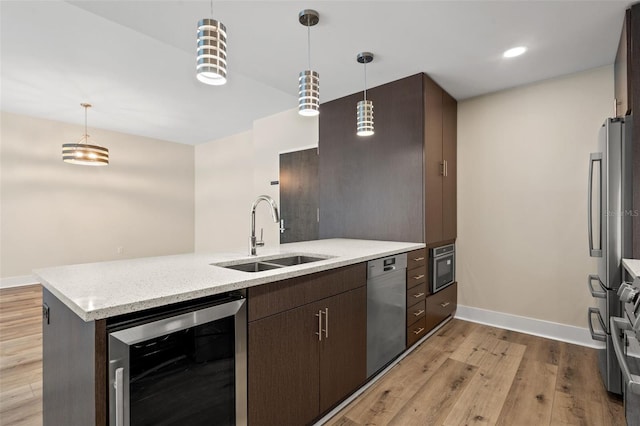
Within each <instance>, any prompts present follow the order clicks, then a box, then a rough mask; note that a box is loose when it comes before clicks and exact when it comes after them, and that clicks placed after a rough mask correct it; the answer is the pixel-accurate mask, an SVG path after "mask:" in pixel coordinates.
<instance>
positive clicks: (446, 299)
mask: <svg viewBox="0 0 640 426" xmlns="http://www.w3.org/2000/svg"><path fill="white" fill-rule="evenodd" d="M457 302H458V284H457V283H453V284H451V285H450V286H449V287H447V288H445V289H444V290H440V291H439V292H437V293H436V294H433V295H431V296H429V297H427V308H426V310H427V314H426V316H425V318H426V320H427V329H428V330H432V329H433V328H434V327H435V326H436V325H438V324H440V322H442V320H443V319H445V318H446V317H448V316H449V315H451V314H453V313H454V312H455V311H456V306H457Z"/></svg>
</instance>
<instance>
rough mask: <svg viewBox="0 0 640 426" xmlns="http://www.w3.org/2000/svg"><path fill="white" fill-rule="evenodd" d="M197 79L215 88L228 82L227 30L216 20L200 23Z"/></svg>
mask: <svg viewBox="0 0 640 426" xmlns="http://www.w3.org/2000/svg"><path fill="white" fill-rule="evenodd" d="M196 52H197V59H196V77H197V78H198V80H199V81H201V82H203V83H205V84H210V85H213V86H220V85H223V84H225V83H226V82H227V29H226V27H225V26H224V24H222V22H219V21H216V20H215V19H209V18H205V19H201V20H200V21H198V45H197V49H196Z"/></svg>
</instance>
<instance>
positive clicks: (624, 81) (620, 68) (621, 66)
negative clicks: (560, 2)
mask: <svg viewBox="0 0 640 426" xmlns="http://www.w3.org/2000/svg"><path fill="white" fill-rule="evenodd" d="M614 69H615V72H614V76H615V77H614V83H615V96H616V116H618V117H622V116H625V115H634V114H633V107H634V105H635V106H636V110H637V109H638V105H640V3H635V4H633V5H632V6H631V7H630V8H629V9H627V12H626V14H625V17H624V22H623V24H622V32H621V35H620V44H619V45H618V52H617V54H616V61H615V65H614ZM635 116H636V117H635V119H634V120H633V130H632V132H631V137H632V148H631V151H632V157H633V164H632V167H631V175H632V181H633V183H632V189H631V190H632V192H633V196H632V198H633V206H632V210H633V211H634V212H638V211H640V119H639V118H638V114H637V111H636V114H635ZM631 235H632V240H633V241H632V245H633V250H632V257H634V258H640V237H638V236H639V235H640V215H638V214H634V215H633V217H632V218H631Z"/></svg>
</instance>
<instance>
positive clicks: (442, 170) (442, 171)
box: [440, 161, 445, 176]
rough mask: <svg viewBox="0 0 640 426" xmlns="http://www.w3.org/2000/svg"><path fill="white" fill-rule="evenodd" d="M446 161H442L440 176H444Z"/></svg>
mask: <svg viewBox="0 0 640 426" xmlns="http://www.w3.org/2000/svg"><path fill="white" fill-rule="evenodd" d="M444 167H445V165H444V161H441V162H440V176H444Z"/></svg>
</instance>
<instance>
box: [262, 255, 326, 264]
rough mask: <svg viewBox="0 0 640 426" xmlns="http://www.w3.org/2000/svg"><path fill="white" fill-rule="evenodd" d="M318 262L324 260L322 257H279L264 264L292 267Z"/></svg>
mask: <svg viewBox="0 0 640 426" xmlns="http://www.w3.org/2000/svg"><path fill="white" fill-rule="evenodd" d="M320 260H325V259H324V258H322V257H312V256H290V257H281V258H280V259H270V260H265V262H268V263H272V264H276V265H281V266H294V265H302V264H303V263H311V262H318V261H320Z"/></svg>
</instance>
